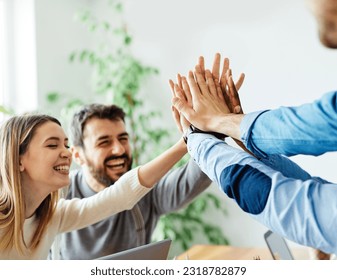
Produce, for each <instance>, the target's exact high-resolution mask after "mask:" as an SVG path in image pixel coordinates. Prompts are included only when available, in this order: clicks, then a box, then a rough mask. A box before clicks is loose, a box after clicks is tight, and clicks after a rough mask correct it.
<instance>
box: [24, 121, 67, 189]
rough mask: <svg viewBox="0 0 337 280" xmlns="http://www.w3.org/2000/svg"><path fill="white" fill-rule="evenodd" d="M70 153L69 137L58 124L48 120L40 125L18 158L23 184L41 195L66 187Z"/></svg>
mask: <svg viewBox="0 0 337 280" xmlns="http://www.w3.org/2000/svg"><path fill="white" fill-rule="evenodd" d="M70 164H71V153H70V151H69V150H68V138H67V136H66V135H65V133H64V131H63V129H62V127H61V126H59V125H58V124H56V123H54V122H51V121H48V122H46V123H44V124H42V125H41V126H39V127H38V128H37V129H36V131H35V133H34V135H33V137H32V139H31V142H30V143H29V145H28V149H27V151H26V152H25V153H24V154H23V155H22V156H21V157H20V171H21V177H22V183H23V185H24V186H26V187H29V188H30V189H31V190H35V191H38V192H42V193H46V194H47V193H50V192H53V191H56V190H58V189H60V188H62V187H65V186H67V185H69V169H70Z"/></svg>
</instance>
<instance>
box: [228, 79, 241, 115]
mask: <svg viewBox="0 0 337 280" xmlns="http://www.w3.org/2000/svg"><path fill="white" fill-rule="evenodd" d="M228 81H229V98H230V103H231V104H232V110H233V113H236V114H238V113H243V112H242V107H241V102H240V98H239V94H238V92H237V90H236V88H235V84H234V81H233V77H232V76H230V77H229V79H228Z"/></svg>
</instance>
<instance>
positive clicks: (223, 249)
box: [177, 245, 310, 260]
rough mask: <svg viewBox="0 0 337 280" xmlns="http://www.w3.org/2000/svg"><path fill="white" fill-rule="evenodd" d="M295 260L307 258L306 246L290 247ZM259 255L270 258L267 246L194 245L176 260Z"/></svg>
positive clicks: (239, 258)
mask: <svg viewBox="0 0 337 280" xmlns="http://www.w3.org/2000/svg"><path fill="white" fill-rule="evenodd" d="M291 251H292V253H293V255H294V258H295V259H296V260H307V259H310V258H309V252H308V249H306V248H291ZM256 256H259V257H260V259H261V260H272V259H273V258H272V256H271V254H270V252H269V250H268V248H243V247H233V246H225V245H194V246H192V247H191V248H190V249H189V250H187V251H186V252H184V253H182V254H181V255H179V256H178V257H177V259H178V260H186V259H189V260H252V259H253V258H254V257H256Z"/></svg>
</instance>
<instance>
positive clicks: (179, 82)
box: [177, 73, 183, 88]
mask: <svg viewBox="0 0 337 280" xmlns="http://www.w3.org/2000/svg"><path fill="white" fill-rule="evenodd" d="M177 83H178V85H179V87H180V88H183V87H182V84H181V75H180V74H179V73H178V74H177Z"/></svg>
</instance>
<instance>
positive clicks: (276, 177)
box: [188, 134, 337, 253]
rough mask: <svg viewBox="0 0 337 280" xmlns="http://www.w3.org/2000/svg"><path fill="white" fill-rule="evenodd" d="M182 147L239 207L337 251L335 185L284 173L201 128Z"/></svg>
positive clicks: (302, 240) (289, 234) (296, 237)
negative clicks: (186, 147) (199, 132)
mask: <svg viewBox="0 0 337 280" xmlns="http://www.w3.org/2000/svg"><path fill="white" fill-rule="evenodd" d="M188 150H189V153H190V154H191V156H192V157H193V158H194V160H195V161H196V163H197V164H198V165H199V166H200V168H201V169H202V170H203V171H204V172H205V173H206V174H207V175H208V176H209V177H210V178H211V179H212V180H213V181H214V182H216V183H217V184H218V186H219V187H220V189H221V190H222V191H223V192H224V193H226V195H227V196H228V197H229V198H232V199H233V200H235V201H236V203H237V204H238V206H239V207H240V208H241V209H242V210H243V211H245V212H247V213H250V214H251V215H252V217H254V218H255V219H256V220H258V221H259V222H261V223H262V224H264V225H265V226H267V227H268V228H270V229H271V230H272V231H274V232H277V233H279V234H281V235H282V236H284V237H286V238H287V239H289V240H292V241H294V242H297V243H299V244H302V245H306V246H310V247H314V248H317V249H320V250H322V251H324V252H327V253H337V239H336V238H335V233H334V231H333V230H331V229H334V228H336V227H337V219H333V218H331V217H334V216H335V213H337V204H336V197H337V185H336V184H331V183H325V182H323V181H320V180H315V179H311V178H308V179H294V178H289V177H286V176H284V175H283V174H282V173H281V172H279V171H276V170H274V169H272V168H270V167H269V166H266V165H265V164H264V163H263V162H261V161H259V160H257V159H256V158H254V157H252V156H251V155H249V154H247V153H245V152H242V151H240V150H238V149H236V148H233V147H231V146H229V145H227V144H226V143H225V142H223V141H220V140H218V139H216V138H214V137H213V136H211V135H206V134H191V135H190V136H189V140H188Z"/></svg>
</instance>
